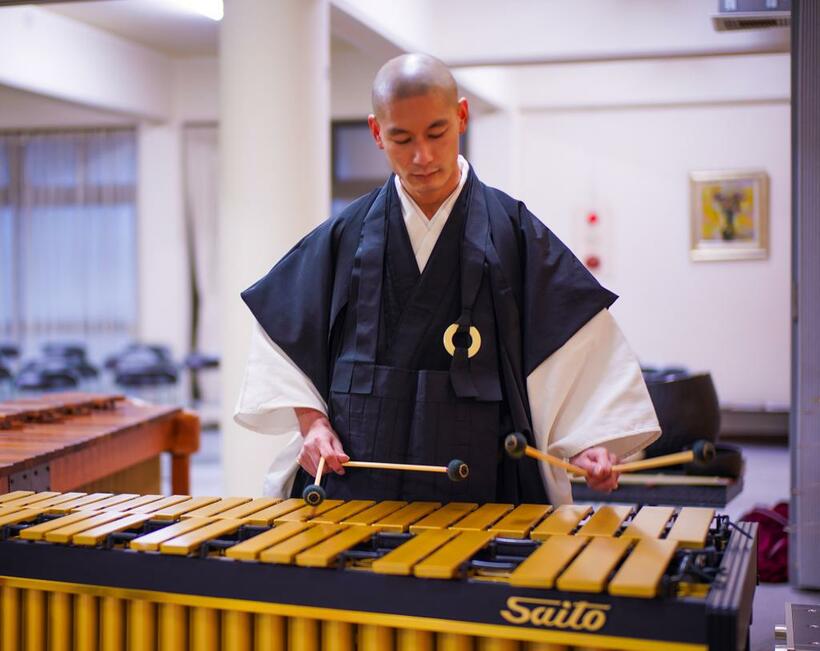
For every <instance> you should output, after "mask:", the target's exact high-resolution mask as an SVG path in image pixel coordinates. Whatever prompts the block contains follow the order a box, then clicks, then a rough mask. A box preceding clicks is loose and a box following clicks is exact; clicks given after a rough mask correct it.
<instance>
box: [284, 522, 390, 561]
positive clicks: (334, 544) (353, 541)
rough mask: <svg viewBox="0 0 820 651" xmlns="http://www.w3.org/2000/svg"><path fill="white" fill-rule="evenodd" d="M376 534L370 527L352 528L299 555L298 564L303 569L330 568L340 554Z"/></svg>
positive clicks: (297, 557)
mask: <svg viewBox="0 0 820 651" xmlns="http://www.w3.org/2000/svg"><path fill="white" fill-rule="evenodd" d="M374 533H375V531H374V530H373V529H371V528H370V527H351V528H350V529H346V530H345V531H342V532H341V533H338V534H336V535H335V536H333V537H332V538H328V539H327V540H325V541H323V542H321V543H319V544H318V545H316V546H315V547H311V548H310V549H308V550H307V551H304V552H302V553H301V554H298V555H297V556H296V564H297V565H301V566H303V567H330V566H331V565H333V563H334V562H335V561H336V559H337V558H338V557H339V554H341V553H342V552H345V551H347V550H348V549H350V548H351V547H355V546H356V545H358V544H359V543H361V542H364V541H365V540H367V539H368V538H370V537H371V536H373V534H374Z"/></svg>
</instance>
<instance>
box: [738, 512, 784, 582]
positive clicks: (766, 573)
mask: <svg viewBox="0 0 820 651" xmlns="http://www.w3.org/2000/svg"><path fill="white" fill-rule="evenodd" d="M740 520H741V522H757V523H758V527H757V572H758V576H759V577H760V580H761V581H762V582H763V583H783V582H784V581H788V580H789V534H788V532H787V528H788V525H789V503H788V502H779V503H778V504H776V505H775V506H774V508H773V509H767V508H763V507H757V508H755V509H752V510H751V511H749V512H748V513H744V514H743V515H742V516H740Z"/></svg>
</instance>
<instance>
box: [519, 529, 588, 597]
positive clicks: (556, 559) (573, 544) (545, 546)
mask: <svg viewBox="0 0 820 651" xmlns="http://www.w3.org/2000/svg"><path fill="white" fill-rule="evenodd" d="M587 542H589V538H587V537H586V536H567V535H562V534H559V535H556V536H550V537H549V538H548V539H547V540H546V541H544V542H543V543H542V544H541V545H540V546H539V547H538V549H536V550H535V551H534V552H533V553H532V554H530V555H529V556H528V557H527V558H526V559H524V561H523V562H522V563H521V564H520V565H519V566H518V567H517V568H515V570H513V572H512V574H510V579H509V580H510V585H514V586H518V587H521V588H544V589H547V590H550V589H552V587H553V586H554V585H555V579H556V577H557V576H558V575H559V574H560V573H561V572H562V571H563V570H564V568H565V567H567V565H569V563H570V562H571V561H572V559H573V558H575V557H576V556H577V555H578V553H579V552H580V551H581V549H583V548H584V545H586V544H587Z"/></svg>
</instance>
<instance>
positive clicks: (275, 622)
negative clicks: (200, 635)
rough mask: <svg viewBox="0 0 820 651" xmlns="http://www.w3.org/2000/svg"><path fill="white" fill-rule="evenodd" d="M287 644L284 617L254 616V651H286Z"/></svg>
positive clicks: (259, 614) (260, 614) (261, 614)
mask: <svg viewBox="0 0 820 651" xmlns="http://www.w3.org/2000/svg"><path fill="white" fill-rule="evenodd" d="M285 642H286V640H285V618H284V617H280V616H279V615H268V614H263V613H257V614H256V615H254V618H253V649H254V651H285ZM197 651H198V650H197ZM342 651H344V650H342Z"/></svg>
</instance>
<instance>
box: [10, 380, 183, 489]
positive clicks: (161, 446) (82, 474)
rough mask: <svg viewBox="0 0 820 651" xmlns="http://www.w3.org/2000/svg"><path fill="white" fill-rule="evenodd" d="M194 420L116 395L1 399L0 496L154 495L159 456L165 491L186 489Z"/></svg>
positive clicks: (169, 409) (173, 409)
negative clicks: (166, 478) (167, 473)
mask: <svg viewBox="0 0 820 651" xmlns="http://www.w3.org/2000/svg"><path fill="white" fill-rule="evenodd" d="M198 449H199V419H198V418H197V416H195V415H194V414H192V413H189V412H186V411H183V410H182V409H180V408H179V407H169V406H165V405H149V404H145V403H136V402H132V401H130V400H127V399H125V398H123V396H117V395H98V394H87V393H60V394H48V395H45V396H38V397H33V398H28V399H20V400H12V401H9V402H0V494H2V493H7V492H8V491H13V490H17V489H21V488H24V489H33V490H57V491H67V490H86V491H89V490H112V491H122V490H130V491H135V492H148V491H151V492H155V491H158V490H159V489H160V486H159V455H160V454H161V453H163V452H168V453H170V454H171V485H172V490H174V491H175V492H179V493H187V492H188V490H189V467H190V462H189V459H190V455H191V454H192V453H194V452H196V451H197V450H198Z"/></svg>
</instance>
